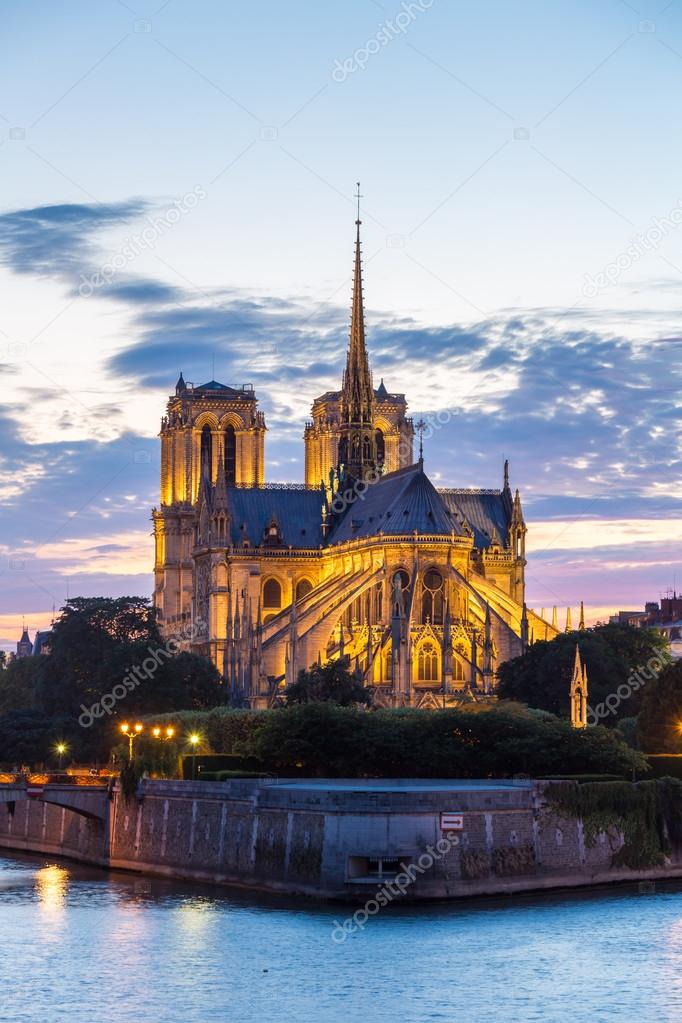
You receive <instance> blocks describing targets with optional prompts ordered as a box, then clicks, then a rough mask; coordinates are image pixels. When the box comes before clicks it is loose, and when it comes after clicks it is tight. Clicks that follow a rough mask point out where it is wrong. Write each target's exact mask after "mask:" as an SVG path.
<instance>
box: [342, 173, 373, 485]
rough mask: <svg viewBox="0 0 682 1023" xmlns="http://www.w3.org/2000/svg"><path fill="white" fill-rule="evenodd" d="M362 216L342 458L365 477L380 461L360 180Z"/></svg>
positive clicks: (344, 392)
mask: <svg viewBox="0 0 682 1023" xmlns="http://www.w3.org/2000/svg"><path fill="white" fill-rule="evenodd" d="M356 198H357V200H358V215H357V220H356V221H355V227H356V233H355V268H354V271H353V302H352V307H351V318H350V337H349V340H348V354H347V357H346V369H345V371H344V374H343V389H342V423H343V432H344V436H343V438H342V443H341V445H340V452H339V454H340V461H341V462H342V463H343V464H344V465H346V467H347V468H348V470H349V472H350V473H351V475H353V476H354V477H356V478H358V479H362V478H364V476H365V475H366V471H367V470H368V469H370V468H373V467H374V465H375V463H376V439H375V436H374V429H373V419H374V388H373V386H372V375H371V373H370V370H369V361H368V358H367V349H366V347H365V310H364V305H363V294H362V261H361V253H360V224H361V223H362V221H361V220H360V199H361V195H360V183H359V182H358V192H357V196H356Z"/></svg>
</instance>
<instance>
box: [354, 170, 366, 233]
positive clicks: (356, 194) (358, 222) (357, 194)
mask: <svg viewBox="0 0 682 1023" xmlns="http://www.w3.org/2000/svg"><path fill="white" fill-rule="evenodd" d="M355 184H356V185H357V186H358V190H357V192H356V193H355V198H356V199H357V201H358V219H357V220H356V221H355V223H356V224H361V223H362V221H361V220H360V200H361V199H362V198H364V196H362V195H360V182H359V181H356V182H355Z"/></svg>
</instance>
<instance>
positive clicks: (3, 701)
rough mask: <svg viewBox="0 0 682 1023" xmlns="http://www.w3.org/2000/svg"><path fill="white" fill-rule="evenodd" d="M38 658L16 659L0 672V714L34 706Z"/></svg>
mask: <svg viewBox="0 0 682 1023" xmlns="http://www.w3.org/2000/svg"><path fill="white" fill-rule="evenodd" d="M39 668H40V658H38V657H18V658H15V659H14V660H12V661H10V662H9V664H8V665H7V667H6V668H5V670H4V671H0V714H7V713H9V712H10V711H14V710H28V709H30V708H31V707H33V706H34V702H35V691H36V686H37V684H38V678H39Z"/></svg>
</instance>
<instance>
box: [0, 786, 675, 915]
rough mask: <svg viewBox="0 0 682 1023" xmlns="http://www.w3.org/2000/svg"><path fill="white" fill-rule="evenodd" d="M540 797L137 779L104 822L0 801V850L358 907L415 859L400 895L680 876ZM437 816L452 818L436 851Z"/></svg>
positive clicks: (535, 790) (527, 789) (475, 790)
mask: <svg viewBox="0 0 682 1023" xmlns="http://www.w3.org/2000/svg"><path fill="white" fill-rule="evenodd" d="M542 793H543V784H542V783H541V782H536V783H533V782H524V783H521V784H514V783H511V782H510V783H507V784H505V783H504V782H502V783H485V782H479V783H476V782H472V783H464V782H458V783H456V782H455V783H446V782H434V783H433V784H430V783H428V782H424V781H421V782H413V783H410V782H408V781H396V782H391V781H387V782H382V783H378V782H362V781H360V782H358V781H352V782H345V783H344V782H342V781H338V780H335V781H333V782H326V783H325V782H317V781H316V782H303V781H301V780H297V781H290V782H287V781H279V782H277V783H273V782H272V781H269V782H258V781H251V780H235V781H231V782H175V781H167V782H164V781H147V782H144V783H143V785H142V787H141V789H140V790H139V793H138V796H137V797H133V798H132V799H130V800H126V799H125V798H124V797H123V795H122V794H121V793H120V792H118V791H116V792H115V793H113V795H112V799H111V801H110V802H109V804H108V810H107V813H106V815H105V816H106V819H105V820H97V819H93V818H90V817H85V816H82V815H81V814H79V813H78V812H75V811H72V810H70V809H66V808H62V807H57V806H52V805H48V804H47V803H43V802H41V801H40V800H39V799H35V800H24V801H17V802H16V803H15V804H13V806H12V812H10V810H9V809H8V805H7V804H5V805H2V804H0V848H6V849H22V850H28V851H33V852H38V853H46V854H55V855H62V856H67V857H71V858H74V859H78V860H82V861H85V862H89V863H93V864H99V865H102V866H109V867H112V868H120V869H125V870H133V871H138V872H141V873H149V874H156V875H164V876H168V877H174V878H182V879H193V880H198V881H207V882H210V883H217V884H227V885H237V886H241V887H245V888H252V889H261V890H269V891H278V892H284V893H289V894H305V895H311V896H317V897H322V898H339V899H346V900H351V901H354V902H356V903H362V902H364V901H365V900H366V899H368V898H371V897H372V895H373V893H374V892H375V891H376V889H377V888H378V887H379V886H380V885H381V884H382V883H383V881H384V880H390V877H391V876H393V874H394V873H395V871H396V870H400V869H401V868H400V866H399V865H400V864H402V865H405V866H409V865H411V864H417V863H419V862H420V857H426V859H422V860H421V863H422V864H426V867H425V869H424V870H423V872H417V873H416V874H415V876H414V880H410V882H409V884H408V885H406V886H405V888H406V892H405V897H407V898H409V899H414V900H422V899H432V898H458V897H462V896H469V895H484V894H485V895H493V894H502V893H514V892H520V891H532V890H538V889H545V888H560V887H578V886H583V885H592V884H602V883H607V882H611V881H629V880H642V879H655V878H664V877H679V876H682V856H678V855H674V856H673V857H672V858H671V860H670V861H669V862H668V863H667V864H666V865H665V866H664V867H661V868H656V869H653V870H647V871H634V870H630V869H626V868H614V867H612V866H611V861H612V857H613V854H614V852H616V851H617V845H616V847H615V848H614V844H613V841H610V840H609V839H608V838H607V837H606V836H600V839H599V840H598V842H597V844H596V845H594V846H593V847H591V848H590V847H588V846H587V845H586V842H585V839H584V834H583V828H582V824H581V822H580V821H579V820H573V819H571V820H563V819H559V818H557V817H556V816H554V815H553V814H552V813H551V812H550V811H549V810H548V808H547V806H546V804H545V802H544V800H543V795H542ZM443 813H448V814H452V813H456V814H458V815H460V816H461V821H460V822H458V823H461V829H458V830H455V831H450V832H449V834H450V839H448V842H447V845H448V848H447V849H445V843H444V841H443V840H444V839H445V838H447V834H448V832H445V831H443V830H442V829H441V823H442V820H441V814H443ZM439 841H440V842H441V847H440V848H441V849H442V850H443V851H442V852H440V851H438V846H437V843H438V842H439ZM429 849H431V850H432V851H434V850H435V853H434V854H433V855H431V853H429ZM379 859H381V860H382V861H389V862H388V863H384V864H383V866H384V875H383V876H382V877H380V878H377V876H376V873H373V871H376V868H377V862H376V861H377V860H379ZM413 873H414V872H413Z"/></svg>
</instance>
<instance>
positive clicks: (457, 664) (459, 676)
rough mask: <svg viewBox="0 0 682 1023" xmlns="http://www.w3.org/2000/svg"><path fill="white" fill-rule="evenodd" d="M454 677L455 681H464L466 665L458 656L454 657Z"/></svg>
mask: <svg viewBox="0 0 682 1023" xmlns="http://www.w3.org/2000/svg"><path fill="white" fill-rule="evenodd" d="M452 677H453V679H454V680H455V682H463V681H464V665H463V664H462V662H461V661H460V660H459V659H458V658H457V657H453V659H452Z"/></svg>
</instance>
